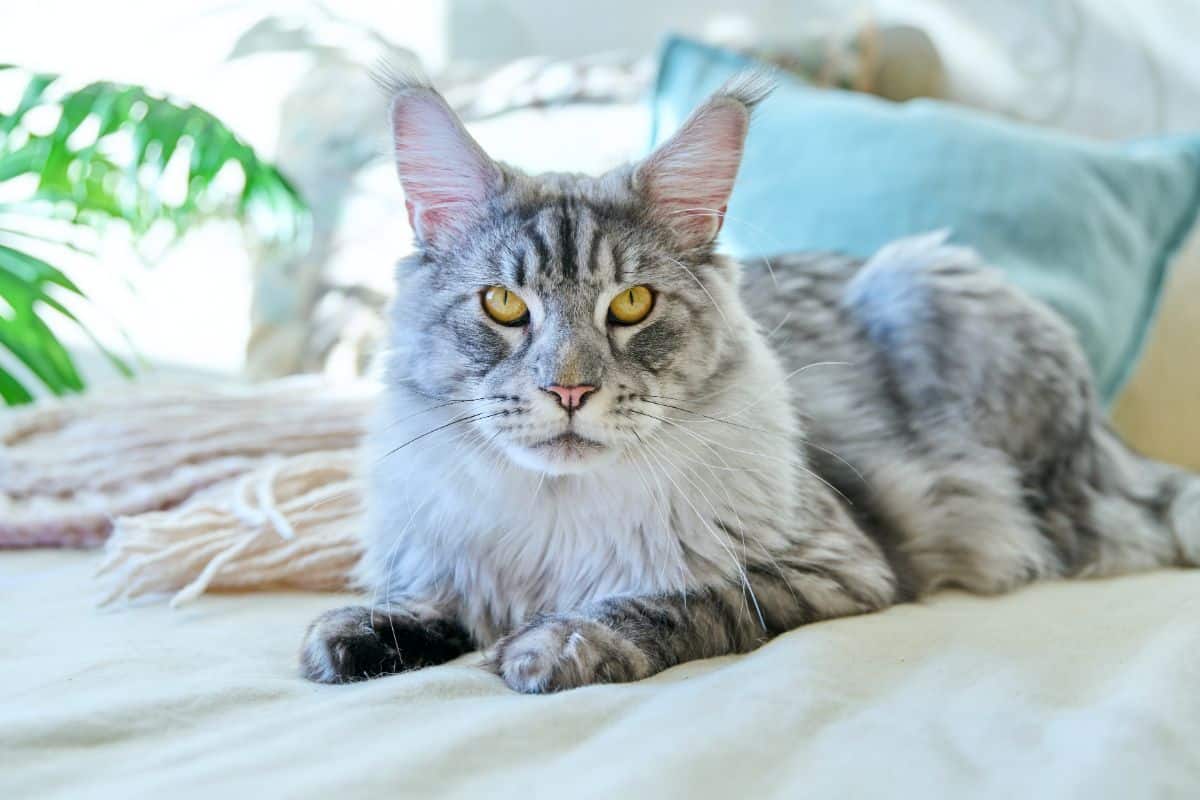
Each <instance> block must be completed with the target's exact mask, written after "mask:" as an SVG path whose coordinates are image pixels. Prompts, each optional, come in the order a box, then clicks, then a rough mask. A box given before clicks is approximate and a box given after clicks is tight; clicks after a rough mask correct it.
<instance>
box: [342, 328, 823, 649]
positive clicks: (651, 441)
mask: <svg viewBox="0 0 1200 800" xmlns="http://www.w3.org/2000/svg"><path fill="white" fill-rule="evenodd" d="M739 370H740V372H741V373H742V374H741V375H739V376H737V378H736V379H735V380H734V381H733V382H732V383H731V387H732V388H729V389H727V390H724V391H722V392H720V393H718V394H717V395H716V396H714V397H713V398H711V400H709V402H708V403H705V404H700V403H693V405H692V407H693V408H696V409H697V410H701V411H702V412H703V413H704V414H707V415H710V416H712V417H716V418H727V419H728V420H729V421H730V422H732V423H734V424H733V425H730V424H721V423H717V422H709V423H704V422H703V421H701V422H700V423H699V424H697V420H696V419H693V418H689V417H688V415H686V414H677V413H675V412H672V411H671V410H669V409H662V411H663V412H665V413H663V415H662V416H663V417H665V418H669V419H678V420H682V421H684V422H685V423H686V425H687V427H686V428H683V427H680V426H679V424H678V423H676V424H665V423H658V424H657V428H656V429H655V430H654V432H653V433H652V434H651V435H650V437H649V438H646V439H645V441H646V445H647V446H645V447H642V446H638V445H637V444H636V443H635V444H634V445H633V446H630V447H627V448H625V450H624V451H623V452H621V453H620V454H619V455H618V456H617V457H616V458H615V459H613V460H611V461H609V462H608V463H606V464H603V465H602V466H599V467H596V468H594V469H592V470H590V471H588V472H585V473H581V474H557V475H556V474H548V473H545V472H541V471H537V470H531V469H527V468H525V467H522V466H518V465H517V464H516V463H514V461H513V460H512V459H510V458H509V457H508V456H507V455H506V454H504V453H502V452H501V451H500V445H499V440H498V439H493V437H492V436H491V435H490V434H487V433H483V432H481V426H480V425H478V424H476V423H465V424H460V425H452V426H450V427H449V428H446V429H445V430H443V431H439V432H437V433H433V434H430V435H429V436H427V437H425V438H423V439H421V440H419V441H416V442H413V443H412V444H409V445H408V446H406V447H404V448H402V449H400V450H398V451H396V452H391V451H393V450H394V449H395V448H397V447H399V446H400V445H402V444H404V443H405V442H408V441H409V440H411V439H413V438H414V437H416V436H419V435H421V434H422V433H424V432H425V431H428V430H431V429H433V428H436V427H438V426H439V425H444V424H446V423H448V422H450V421H452V420H454V419H455V418H456V417H460V416H462V415H464V414H466V413H468V412H465V411H463V410H461V408H462V407H461V406H449V407H447V408H444V409H438V410H436V411H430V412H428V413H422V412H425V411H426V409H428V408H429V407H430V406H435V405H438V403H437V401H434V400H428V399H424V398H419V397H415V396H413V395H411V394H410V393H408V392H406V391H404V390H402V389H396V390H393V391H391V392H390V393H389V395H388V397H387V398H386V400H385V401H384V403H383V406H382V408H381V409H380V411H379V413H378V415H377V419H376V422H375V425H374V430H375V433H374V434H373V435H372V436H371V437H369V441H370V442H371V445H372V449H371V451H370V452H369V454H368V459H369V464H368V468H369V471H370V473H371V475H372V478H371V485H370V491H369V498H370V503H369V523H368V534H367V558H366V560H365V561H364V574H363V577H364V581H365V582H366V584H367V585H368V586H371V587H374V588H375V590H376V594H377V596H376V597H374V598H373V599H374V600H375V601H376V602H377V603H379V604H384V605H387V604H395V603H397V602H401V601H404V600H405V599H406V598H409V597H414V596H415V597H430V596H433V597H439V596H443V597H446V598H447V599H449V598H454V601H455V602H456V603H458V604H461V606H460V608H461V609H462V611H461V614H462V619H463V621H464V623H465V624H466V625H467V626H468V628H469V629H471V631H472V633H473V634H474V635H475V636H476V637H477V638H478V640H479V641H480V643H481V644H484V645H486V644H489V643H490V642H492V641H494V640H495V639H496V638H497V637H499V636H500V635H501V634H503V633H504V632H505V631H506V630H508V629H511V628H512V627H514V626H515V625H517V624H519V623H520V622H521V621H522V620H524V619H527V618H528V617H529V616H530V615H532V614H535V613H539V612H553V611H568V610H574V609H578V608H580V607H582V606H585V605H586V604H587V603H588V602H589V601H592V600H595V599H599V598H603V597H606V596H612V595H623V594H639V595H640V594H655V593H661V592H675V593H678V592H682V591H683V590H684V589H685V588H687V587H695V586H702V585H711V584H712V583H713V582H714V581H715V580H717V579H733V580H735V581H738V580H740V578H741V570H742V564H744V563H745V561H746V557H747V554H749V555H750V556H751V557H752V558H753V557H759V558H761V557H762V556H763V554H764V553H766V552H770V551H777V550H779V549H782V548H783V546H784V545H785V543H786V538H785V531H784V529H783V528H782V526H784V525H786V524H788V519H789V517H791V516H792V515H791V514H790V513H789V511H788V509H791V508H793V507H794V503H795V494H796V489H795V486H796V472H797V470H798V469H799V468H800V466H801V465H800V464H799V462H798V456H797V452H798V448H797V447H796V444H795V442H796V435H797V431H796V429H795V423H794V421H793V417H792V412H791V410H790V407H789V400H788V393H787V392H786V388H785V387H786V380H785V375H784V374H783V373H782V370H781V368H780V366H779V364H778V362H777V361H776V359H775V358H774V357H773V356H772V355H771V354H770V353H769V351H768V349H767V346H766V344H765V343H764V342H763V341H762V339H761V338H760V337H758V336H754V337H753V341H752V342H750V343H749V346H748V348H747V358H746V359H745V360H744V361H743V362H742V363H741V364H740V365H739ZM770 387H775V388H774V390H773V391H772V390H770ZM484 407H486V406H484ZM473 410H474V409H473ZM747 412H749V413H747ZM558 416H559V417H561V416H563V415H561V413H559V414H558ZM397 420H402V421H401V422H397ZM489 440H491V441H489ZM389 453H390V454H389ZM748 471H749V472H752V473H756V474H757V476H758V477H759V480H758V481H753V480H750V479H748V477H747V472H748ZM764 477H765V478H766V479H765V480H764ZM767 487H770V491H767ZM671 509H674V513H675V517H674V519H671V518H670V514H671ZM747 509H751V510H753V511H750V512H748V511H747ZM748 513H749V514H752V515H753V516H752V517H751V516H748ZM714 520H723V521H725V523H726V524H728V525H730V526H732V527H733V529H734V535H733V536H732V537H731V536H729V535H726V534H725V533H722V532H721V531H719V530H716V529H715V528H714ZM743 532H744V536H743ZM731 539H732V540H735V541H736V544H734V545H733V546H730V544H729V542H730V541H731ZM747 601H748V602H749V603H750V604H752V603H753V598H750V597H747Z"/></svg>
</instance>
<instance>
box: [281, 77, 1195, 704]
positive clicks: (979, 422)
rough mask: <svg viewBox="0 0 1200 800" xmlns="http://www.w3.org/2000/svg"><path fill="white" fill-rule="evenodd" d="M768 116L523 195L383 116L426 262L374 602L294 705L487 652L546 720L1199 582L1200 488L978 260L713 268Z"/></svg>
mask: <svg viewBox="0 0 1200 800" xmlns="http://www.w3.org/2000/svg"><path fill="white" fill-rule="evenodd" d="M759 97H760V91H759V90H758V89H756V88H755V86H754V84H753V82H746V81H743V82H739V83H734V84H731V85H729V86H727V87H726V88H725V89H723V90H722V91H720V92H718V93H717V94H716V95H714V96H713V97H712V98H711V99H710V100H709V101H708V102H707V103H706V104H705V105H704V106H703V107H701V108H700V109H699V110H697V111H696V112H695V113H694V114H693V115H692V117H691V118H690V119H689V120H688V121H687V123H686V124H685V125H684V126H683V127H682V128H681V130H680V131H679V132H678V133H677V134H676V135H675V137H674V138H673V139H671V140H670V141H668V142H667V143H666V144H664V145H663V146H662V147H661V148H659V149H658V151H656V152H655V153H653V154H652V155H651V156H650V157H648V158H647V159H646V160H645V161H643V162H641V163H640V164H637V165H634V166H632V167H626V168H622V169H618V170H616V171H614V172H612V173H610V174H607V175H604V176H601V177H599V178H590V177H583V176H578V175H557V174H556V175H542V176H538V177H529V176H526V175H522V174H520V173H518V172H517V171H515V170H513V169H511V168H509V167H506V166H503V165H500V164H497V163H495V162H493V161H492V160H491V159H489V158H488V156H487V155H485V154H484V152H483V151H482V150H481V149H480V148H479V146H478V145H477V144H476V143H475V142H474V141H473V140H472V139H471V138H470V136H469V135H468V134H467V132H466V131H465V130H464V128H463V127H462V125H461V124H460V123H459V122H458V120H457V119H456V118H455V116H454V114H453V112H452V111H451V110H450V109H449V108H448V106H447V105H446V104H445V102H444V101H443V100H442V99H441V97H440V96H439V95H437V94H436V93H435V92H434V91H432V90H431V89H429V88H426V87H423V86H420V85H416V84H411V83H410V84H405V85H402V86H400V87H398V88H397V90H396V95H395V100H394V102H393V105H392V118H393V123H394V133H395V152H396V160H397V163H398V167H399V173H400V178H401V181H402V183H403V185H404V189H405V195H406V198H407V203H408V209H409V215H410V217H411V221H412V224H413V229H414V231H415V232H416V236H417V239H418V243H419V248H418V252H417V254H416V255H414V256H413V257H412V258H410V259H407V260H406V261H405V262H404V263H403V264H401V266H400V269H399V283H400V286H399V292H398V299H397V301H396V304H395V306H394V310H393V312H392V336H391V340H390V344H391V351H390V353H389V356H388V362H387V364H388V367H389V371H388V377H387V391H386V394H385V398H384V401H383V403H382V408H381V410H380V412H379V415H378V419H377V420H376V422H375V425H374V429H373V432H372V433H371V434H370V436H369V442H368V446H369V447H368V449H369V451H370V453H371V456H370V459H369V463H370V468H371V476H370V486H369V520H368V525H367V528H366V530H365V532H364V534H365V536H364V539H365V546H366V558H365V561H364V577H365V579H366V581H367V582H368V585H369V586H371V587H372V588H373V589H374V592H375V595H376V596H375V598H374V605H373V606H372V607H370V608H368V607H353V608H345V609H340V610H336V611H331V612H329V613H327V614H325V615H323V616H322V617H320V618H319V619H317V620H316V621H315V622H314V623H313V625H312V626H311V628H310V629H309V632H308V635H307V638H306V641H305V643H304V647H303V651H302V663H303V670H304V672H305V674H306V675H307V676H308V677H310V678H312V679H313V680H317V681H324V682H342V681H353V680H358V679H361V678H367V677H373V676H376V675H383V674H388V673H395V672H401V671H404V670H408V669H413V668H417V667H422V666H427V665H432V664H438V663H441V662H444V661H447V660H449V659H451V658H453V657H455V656H457V655H460V654H461V653H464V652H466V651H469V650H471V649H474V648H476V647H484V648H490V658H489V664H490V665H491V666H492V668H494V669H495V670H496V671H497V672H498V673H499V675H500V676H501V677H502V678H503V679H504V681H505V682H506V683H507V684H508V685H509V686H511V687H512V688H514V689H517V690H519V691H523V692H548V691H557V690H561V689H568V688H571V687H575V686H582V685H584V684H590V683H598V682H613V681H632V680H637V679H639V678H645V677H646V676H649V675H653V674H654V673H656V672H659V671H660V670H663V669H665V668H667V667H670V666H671V665H673V664H678V663H680V662H683V661H687V660H690V659H697V658H706V657H710V656H717V655H722V654H727V653H740V652H745V651H748V650H751V649H753V648H755V647H757V646H758V645H760V644H762V643H763V642H764V641H766V640H767V639H769V638H770V637H772V636H775V635H777V634H780V633H783V632H785V631H788V630H790V629H792V628H795V627H797V626H800V625H804V624H806V623H810V622H816V621H818V620H824V619H830V618H834V617H840V616H845V615H849V614H861V613H864V612H869V611H874V610H877V609H882V608H885V607H887V606H890V605H892V604H894V603H897V602H901V601H904V600H908V599H912V598H916V597H919V596H921V595H924V594H926V593H928V592H931V591H933V590H935V589H937V588H938V587H942V586H959V587H964V588H966V589H969V590H971V591H975V592H982V593H996V592H1004V591H1007V590H1010V589H1013V588H1015V587H1017V586H1021V585H1022V584H1026V583H1029V582H1030V581H1033V580H1037V579H1040V578H1054V577H1063V576H1072V577H1073V576H1099V575H1114V574H1118V573H1123V572H1130V571H1134V570H1144V569H1151V568H1154V567H1158V566H1163V565H1180V564H1186V565H1191V564H1195V563H1196V562H1197V559H1198V558H1200V480H1197V478H1196V477H1194V476H1192V475H1189V474H1187V473H1184V472H1181V471H1179V470H1176V469H1173V468H1170V467H1167V466H1165V465H1162V464H1158V463H1155V462H1152V461H1149V460H1146V459H1144V458H1141V457H1139V456H1137V455H1135V454H1134V453H1132V452H1131V451H1130V450H1129V449H1127V448H1126V447H1125V446H1124V445H1123V444H1122V443H1121V442H1120V441H1119V440H1118V438H1117V437H1116V435H1115V434H1114V433H1113V432H1112V431H1111V430H1110V429H1109V428H1108V426H1107V425H1106V423H1105V420H1104V416H1103V413H1102V412H1101V409H1100V408H1099V406H1098V405H1097V401H1096V397H1095V393H1094V390H1093V387H1092V382H1091V379H1090V377H1089V372H1088V367H1087V365H1086V363H1085V362H1084V359H1083V356H1082V355H1081V352H1080V348H1079V346H1078V344H1077V343H1076V340H1075V338H1074V336H1073V335H1072V333H1071V332H1070V331H1069V330H1068V329H1067V327H1066V326H1065V325H1064V324H1063V323H1062V322H1061V321H1059V319H1058V318H1057V317H1056V316H1055V315H1054V314H1053V313H1051V312H1050V311H1049V310H1047V309H1046V308H1045V307H1043V306H1042V305H1041V304H1039V303H1038V302H1036V301H1034V300H1032V299H1030V298H1029V297H1026V296H1025V295H1024V294H1022V293H1021V292H1019V291H1017V290H1016V289H1014V288H1013V287H1011V286H1009V285H1008V284H1007V283H1005V281H1004V279H1003V277H1002V276H1000V275H999V274H998V273H996V272H994V271H991V270H989V269H987V268H985V267H984V266H983V265H981V264H980V263H979V261H978V259H977V258H976V256H975V255H973V254H972V253H971V252H970V251H968V250H965V249H962V248H958V247H951V246H948V245H946V244H944V243H943V238H942V237H940V236H937V235H930V236H923V237H918V238H913V239H907V240H903V241H899V242H896V243H894V244H892V245H890V246H888V247H886V248H884V249H883V250H882V251H880V252H879V253H877V254H876V255H875V256H873V257H872V258H870V259H869V260H868V261H866V262H865V263H861V262H858V261H854V260H851V259H848V258H842V257H837V256H829V255H797V256H785V257H781V258H778V259H775V260H774V261H773V272H774V276H772V275H771V274H770V273H769V272H768V271H767V270H765V269H755V270H752V271H749V270H748V271H745V272H743V270H742V269H741V268H740V267H739V266H738V265H737V264H735V263H733V262H732V261H729V260H727V259H725V258H722V257H720V256H718V255H716V254H715V253H714V252H713V240H714V238H715V236H716V234H717V231H718V229H719V227H720V223H721V219H722V216H721V215H722V212H723V209H724V207H725V204H726V201H727V199H728V197H729V194H730V191H731V189H732V187H733V183H734V178H735V176H736V174H737V170H738V163H739V160H740V157H741V151H742V142H743V138H744V136H745V134H746V130H747V126H748V124H749V120H750V112H751V109H752V107H753V106H754V105H755V103H756V101H757V100H758V99H759ZM816 201H818V202H819V199H817V200H816Z"/></svg>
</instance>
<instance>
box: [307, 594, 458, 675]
mask: <svg viewBox="0 0 1200 800" xmlns="http://www.w3.org/2000/svg"><path fill="white" fill-rule="evenodd" d="M472 647H473V645H472V642H471V637H470V635H469V634H468V633H467V632H466V631H465V630H464V629H463V627H462V625H460V624H459V623H458V622H457V621H455V620H452V619H447V618H442V617H428V616H425V615H417V614H414V613H412V612H408V611H403V610H388V609H382V608H374V609H372V608H366V607H364V606H350V607H349V608H339V609H336V610H334V611H327V612H325V613H324V614H322V615H321V616H319V617H317V619H316V620H315V621H314V622H313V624H312V625H310V626H309V627H308V633H307V634H306V635H305V637H304V646H303V647H302V648H301V651H300V667H301V671H302V672H303V673H304V677H306V678H308V679H309V680H310V681H317V682H318V683H349V682H351V681H361V680H365V679H367V678H376V677H379V676H380V675H392V674H394V673H397V672H404V671H406V670H411V669H418V668H420V667H429V666H434V665H436V664H444V663H446V662H447V661H450V660H451V659H454V658H457V657H458V656H460V655H462V654H463V653H466V652H468V651H469V650H471V648H472Z"/></svg>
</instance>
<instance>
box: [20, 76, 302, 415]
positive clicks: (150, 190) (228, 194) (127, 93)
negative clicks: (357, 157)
mask: <svg viewBox="0 0 1200 800" xmlns="http://www.w3.org/2000/svg"><path fill="white" fill-rule="evenodd" d="M0 69H14V67H12V66H11V65H0ZM43 106H51V107H55V108H57V110H58V112H59V116H58V122H57V124H56V125H55V128H54V130H53V131H52V132H50V133H48V134H35V133H32V132H31V131H29V130H27V129H26V128H24V127H23V120H24V119H25V118H26V116H27V115H28V114H29V113H30V112H31V111H33V110H34V109H37V108H39V107H43ZM89 118H94V119H95V120H96V124H95V125H94V126H88V127H87V128H86V130H88V131H92V132H93V135H88V136H84V135H83V134H82V133H81V131H83V130H84V129H85V128H84V124H85V122H86V121H87V120H88V119H89ZM81 136H82V138H83V141H80V138H81ZM185 141H186V142H187V146H188V147H190V153H189V154H188V156H187V162H186V167H187V168H186V170H184V172H185V173H186V174H185V175H184V176H183V177H182V180H183V181H184V184H183V185H182V186H181V187H178V189H180V190H182V191H172V192H170V196H172V197H178V199H177V200H175V201H173V202H170V203H168V202H164V200H163V191H162V189H163V182H164V181H165V180H167V179H168V178H169V177H170V176H169V174H168V167H170V166H171V161H172V159H173V158H174V157H175V156H176V155H177V154H178V153H179V151H180V148H181V147H183V146H184V142H185ZM231 165H232V166H235V167H236V168H237V169H238V170H240V171H241V173H242V175H243V176H244V178H245V180H244V182H243V183H242V185H241V187H240V189H234V190H232V191H231V187H229V186H227V185H225V182H224V181H218V180H217V176H218V175H220V174H221V173H222V171H223V170H225V169H227V168H229V167H230V166H231ZM172 169H174V168H173V167H172ZM22 176H32V177H34V178H36V189H35V190H34V191H33V192H32V194H30V195H29V196H28V197H26V198H24V200H21V199H18V200H17V201H15V202H12V201H10V202H6V203H4V204H0V212H3V213H4V214H6V215H9V214H12V215H15V216H17V217H18V218H19V217H22V216H25V217H47V218H51V219H59V220H64V221H66V222H69V223H70V224H73V225H79V226H89V227H96V226H102V225H105V224H106V223H108V222H113V221H116V222H121V223H124V224H125V225H127V226H128V229H129V231H131V232H132V233H133V235H134V236H141V235H143V234H145V233H146V232H148V231H149V230H150V229H151V228H152V227H154V225H155V224H156V223H158V222H160V221H164V220H165V221H168V222H170V223H171V224H172V225H173V226H174V229H175V232H176V235H177V236H181V235H183V234H184V233H186V232H187V231H188V230H189V229H191V228H192V227H194V226H195V225H197V224H199V223H201V222H203V221H205V220H207V219H210V218H213V217H218V216H232V217H235V218H237V219H240V220H242V221H243V222H244V223H245V224H247V225H248V226H252V227H254V228H255V229H256V231H257V232H258V233H259V234H260V236H261V237H262V238H263V239H265V240H266V241H267V242H269V243H273V244H275V245H282V246H285V247H286V246H294V247H297V248H303V247H306V246H307V235H308V229H309V219H308V211H307V207H306V205H305V203H304V201H303V200H302V199H301V197H300V195H299V193H298V192H297V191H296V189H295V188H294V187H293V186H292V185H291V184H290V183H289V182H288V181H287V179H286V178H284V176H283V175H282V174H281V173H280V172H279V171H278V170H277V169H276V168H275V167H273V166H272V165H270V164H268V163H266V162H265V161H263V160H261V159H260V158H259V157H258V155H257V154H256V153H255V152H254V150H253V149H252V148H251V147H250V146H249V145H247V144H246V143H245V142H243V141H242V140H241V139H240V138H238V137H237V135H236V134H234V133H233V132H232V131H231V130H230V129H229V128H228V127H227V126H226V125H224V124H223V123H222V122H221V121H220V120H219V119H217V118H216V117H214V116H213V115H212V114H210V113H208V112H207V111H205V110H203V109H201V108H198V107H196V106H193V105H190V104H188V103H183V102H179V101H177V100H174V99H171V98H168V97H164V96H161V95H157V94H154V93H153V92H151V91H149V90H147V89H145V88H142V87H139V86H130V85H124V84H116V83H109V82H104V81H98V82H94V83H90V84H87V85H86V86H83V87H81V88H75V89H70V88H64V87H63V85H62V82H61V81H60V80H59V78H58V77H57V76H54V75H49V74H44V73H28V77H27V79H26V83H25V87H24V90H23V92H22V95H21V97H20V100H19V102H18V103H17V105H16V108H15V109H14V111H13V112H12V113H11V114H8V115H4V114H0V184H3V183H5V182H8V181H11V180H14V179H17V178H21V177H22ZM4 234H8V235H10V236H11V234H12V231H0V235H4ZM16 234H17V236H22V235H25V234H22V233H21V232H20V231H17V232H16ZM25 236H26V238H27V239H30V240H32V239H35V238H36V239H41V240H42V242H43V243H44V242H45V238H46V237H45V236H42V235H39V236H32V235H25ZM10 241H11V239H10ZM62 244H63V245H64V246H69V243H67V242H65V241H64V242H63V243H62ZM52 289H54V290H57V291H66V292H68V293H71V294H73V295H77V296H82V292H80V290H79V288H78V287H77V286H76V285H75V284H74V282H72V281H71V280H70V279H69V278H68V277H67V276H66V275H65V274H63V272H62V271H61V270H59V269H57V268H55V267H53V266H52V265H50V264H49V263H47V262H46V261H44V260H42V259H39V258H36V257H34V256H32V255H30V254H29V253H27V252H25V251H24V250H21V249H18V248H17V247H13V246H7V245H4V244H0V347H3V348H5V349H7V350H9V351H10V352H11V353H12V355H13V356H14V357H16V358H17V359H18V360H19V361H21V363H22V364H24V365H25V366H26V367H27V368H28V369H29V370H30V372H32V373H33V374H34V375H36V376H37V378H38V379H39V380H40V381H42V382H43V383H45V384H46V386H47V387H49V388H50V389H51V390H52V391H54V392H56V393H61V392H66V391H77V390H78V389H80V388H82V386H83V382H82V379H81V378H80V376H79V374H78V371H77V370H76V369H75V365H74V363H73V361H72V360H71V357H70V355H69V353H68V352H67V350H66V348H64V347H63V345H62V343H61V342H60V341H59V340H58V339H57V338H56V337H55V336H54V334H53V332H52V330H51V328H50V326H49V325H47V323H46V320H45V318H44V317H45V315H46V314H51V315H53V314H57V315H60V316H61V317H63V318H65V319H66V320H67V321H68V322H69V323H70V324H72V325H77V326H78V327H79V328H80V329H81V330H82V331H83V332H84V333H85V334H86V335H87V336H89V337H90V338H91V340H92V341H93V342H94V343H95V344H96V345H97V346H98V347H99V348H100V349H101V351H102V352H103V353H104V355H105V356H106V357H107V358H108V360H109V362H110V363H111V364H112V365H113V367H114V368H115V369H116V370H117V371H119V372H121V373H122V374H126V375H128V374H132V372H133V370H132V369H131V367H130V366H129V364H128V363H127V362H126V361H125V360H124V359H123V358H121V357H120V356H118V355H117V354H115V353H113V352H111V351H110V350H108V349H106V348H104V347H103V346H102V345H101V343H100V342H99V341H98V340H97V339H96V337H95V336H94V335H93V334H92V332H91V331H89V330H88V329H87V327H86V326H85V325H83V324H82V323H81V322H80V320H79V319H78V317H76V316H75V315H74V314H73V313H72V312H71V311H70V309H69V308H67V306H65V305H64V304H63V303H62V302H60V301H59V300H58V299H56V298H55V297H54V296H53V294H52V293H51V290H52ZM6 309H7V310H6ZM28 395H29V392H28V391H27V388H26V387H22V386H21V384H20V382H19V381H18V379H17V378H15V377H14V376H12V375H9V374H8V373H3V374H2V375H0V397H2V398H3V399H4V401H5V402H24V401H25V400H26V399H27V398H28Z"/></svg>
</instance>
